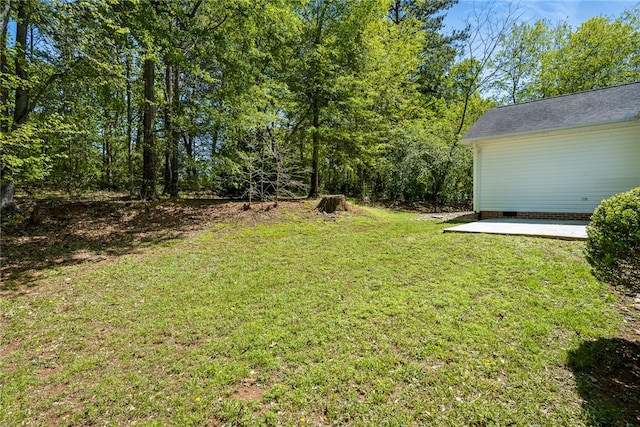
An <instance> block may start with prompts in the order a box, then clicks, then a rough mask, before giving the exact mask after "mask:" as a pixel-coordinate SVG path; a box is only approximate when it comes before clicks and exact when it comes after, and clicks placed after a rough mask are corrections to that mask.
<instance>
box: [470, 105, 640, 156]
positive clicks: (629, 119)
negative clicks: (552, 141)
mask: <svg viewBox="0 0 640 427" xmlns="http://www.w3.org/2000/svg"><path fill="white" fill-rule="evenodd" d="M639 119H640V111H638V112H637V113H636V114H635V115H631V114H629V115H628V116H625V117H624V118H622V119H617V120H608V121H605V122H597V123H589V124H588V125H576V126H563V127H559V128H548V129H538V130H532V131H528V132H517V133H504V134H500V135H486V136H481V137H476V138H473V137H469V138H467V137H466V135H465V136H463V137H462V139H460V144H461V145H464V146H467V147H470V146H471V145H473V143H474V142H481V141H484V140H487V139H495V138H508V137H514V136H517V137H520V136H526V135H533V134H536V133H543V132H558V131H561V130H571V129H578V128H587V127H593V126H604V125H612V124H616V123H625V122H632V121H634V120H639Z"/></svg>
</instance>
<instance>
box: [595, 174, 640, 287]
mask: <svg viewBox="0 0 640 427" xmlns="http://www.w3.org/2000/svg"><path fill="white" fill-rule="evenodd" d="M587 234H588V235H589V240H588V242H587V247H586V256H587V260H588V261H589V263H590V264H591V267H592V268H593V274H594V275H595V276H596V277H597V278H598V279H600V280H602V281H604V282H607V283H610V284H612V285H621V286H625V287H628V288H631V289H632V290H636V291H638V290H640V187H638V188H635V189H633V190H631V191H627V192H625V193H621V194H617V195H615V196H612V197H610V198H609V199H606V200H603V201H602V203H601V204H600V206H598V208H596V210H595V212H594V213H593V216H592V217H591V223H590V224H589V226H588V227H587Z"/></svg>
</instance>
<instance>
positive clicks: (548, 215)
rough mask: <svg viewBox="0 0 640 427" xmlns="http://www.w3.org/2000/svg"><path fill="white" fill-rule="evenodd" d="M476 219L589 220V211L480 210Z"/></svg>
mask: <svg viewBox="0 0 640 427" xmlns="http://www.w3.org/2000/svg"><path fill="white" fill-rule="evenodd" d="M477 215H478V219H492V218H517V219H561V220H571V221H590V220H591V214H590V213H573V212H505V211H482V212H478V213H477Z"/></svg>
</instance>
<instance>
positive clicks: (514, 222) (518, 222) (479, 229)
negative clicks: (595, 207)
mask: <svg viewBox="0 0 640 427" xmlns="http://www.w3.org/2000/svg"><path fill="white" fill-rule="evenodd" d="M587 224H589V223H588V222H586V221H561V220H542V219H486V220H483V221H476V222H469V223H467V224H461V225H456V226H455V227H451V228H446V229H445V230H444V232H445V233H488V234H507V235H516V236H535V237H549V238H554V239H563V240H587Z"/></svg>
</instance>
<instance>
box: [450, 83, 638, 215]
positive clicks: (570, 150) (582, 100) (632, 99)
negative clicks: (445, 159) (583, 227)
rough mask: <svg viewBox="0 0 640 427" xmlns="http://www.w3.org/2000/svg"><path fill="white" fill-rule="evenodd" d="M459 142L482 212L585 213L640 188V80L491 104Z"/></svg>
mask: <svg viewBox="0 0 640 427" xmlns="http://www.w3.org/2000/svg"><path fill="white" fill-rule="evenodd" d="M461 144H463V145H468V146H472V147H473V156H474V157H473V163H474V167H473V208H474V210H475V211H476V212H477V213H478V215H479V218H482V219H486V218H496V217H520V218H541V219H589V217H590V215H591V213H593V211H594V209H595V208H596V207H597V206H598V204H600V202H601V201H602V200H603V199H606V198H608V197H610V196H612V195H614V194H617V193H620V192H623V191H627V190H630V189H632V188H635V187H640V82H636V83H631V84H626V85H621V86H614V87H610V88H604V89H596V90H591V91H588V92H581V93H575V94H571V95H564V96H558V97H554V98H545V99H541V100H538V101H532V102H526V103H522V104H514V105H507V106H503V107H498V108H493V109H490V110H488V111H487V112H486V113H484V115H483V116H482V117H480V119H478V121H477V122H476V123H475V124H474V125H473V126H472V127H471V129H469V131H468V132H467V133H466V134H465V135H464V137H463V138H462V140H461Z"/></svg>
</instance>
